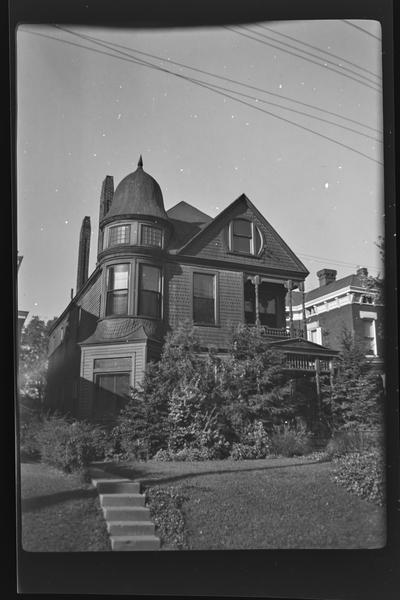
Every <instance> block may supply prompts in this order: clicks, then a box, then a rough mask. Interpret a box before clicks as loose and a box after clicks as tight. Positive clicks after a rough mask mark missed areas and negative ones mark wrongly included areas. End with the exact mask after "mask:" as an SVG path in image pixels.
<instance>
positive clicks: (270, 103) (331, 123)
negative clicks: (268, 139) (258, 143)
mask: <svg viewBox="0 0 400 600" xmlns="http://www.w3.org/2000/svg"><path fill="white" fill-rule="evenodd" d="M56 27H57V29H60V30H61V31H68V33H73V34H74V35H78V37H83V38H84V39H88V40H90V41H92V42H94V43H98V44H101V45H103V44H104V46H105V47H106V48H108V49H110V48H111V49H113V50H114V48H113V46H114V44H113V43H111V44H108V42H107V43H105V42H104V40H100V39H99V38H94V37H93V36H88V35H86V34H76V33H75V32H72V31H71V30H67V29H66V28H64V27H60V26H56ZM114 51H115V50H114ZM130 51H131V52H132V50H130ZM124 54H126V53H125V52H124ZM128 56H129V57H131V55H128ZM132 58H134V57H132ZM156 58H158V57H156ZM169 62H173V61H168V63H169ZM144 64H146V65H147V66H151V67H154V68H157V65H154V63H149V62H147V61H144ZM188 68H190V67H188ZM171 74H174V75H176V74H175V73H173V72H171ZM184 77H185V76H184ZM190 81H192V83H198V84H204V85H207V86H210V87H212V88H216V89H219V90H222V91H225V92H230V93H233V94H236V95H238V96H242V97H245V98H249V99H251V100H255V101H256V102H261V103H263V104H268V105H269V106H275V107H277V108H279V109H283V110H287V111H290V112H293V113H296V114H299V115H302V116H305V117H309V118H311V119H317V120H318V121H321V122H323V123H327V124H329V125H334V126H335V127H339V128H341V129H345V130H346V131H351V132H352V133H355V134H357V135H361V136H363V137H366V138H369V139H371V140H373V141H375V142H377V143H382V140H380V139H378V138H376V137H373V136H371V135H368V134H366V133H363V132H360V131H357V130H356V129H353V128H351V127H347V126H345V125H341V124H340V123H335V122H334V121H330V120H328V119H324V118H322V117H318V116H316V115H312V114H310V113H306V112H304V111H299V110H296V109H293V108H289V107H286V106H282V105H281V104H278V103H276V102H270V101H268V100H263V99H262V98H258V97H256V96H250V95H249V94H244V93H242V92H238V91H236V90H232V89H230V88H226V87H223V86H219V85H216V84H215V83H211V82H208V81H202V80H200V79H194V78H190Z"/></svg>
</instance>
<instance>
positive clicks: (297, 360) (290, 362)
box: [285, 355, 330, 373]
mask: <svg viewBox="0 0 400 600" xmlns="http://www.w3.org/2000/svg"><path fill="white" fill-rule="evenodd" d="M285 366H286V368H287V369H290V370H294V371H314V372H315V370H316V365H315V359H314V358H309V357H307V356H290V355H287V356H286V361H285ZM319 372H320V373H329V372H330V369H329V361H328V360H323V359H319Z"/></svg>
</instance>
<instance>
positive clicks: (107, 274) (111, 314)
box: [104, 261, 131, 317]
mask: <svg viewBox="0 0 400 600" xmlns="http://www.w3.org/2000/svg"><path fill="white" fill-rule="evenodd" d="M122 265H126V266H127V276H128V281H127V287H126V288H113V289H109V287H108V285H109V284H108V282H109V277H110V270H111V269H115V267H118V266H122ZM130 281H131V263H130V262H126V261H125V262H115V263H111V264H109V265H106V269H105V303H104V316H105V317H115V316H116V317H118V316H123V315H128V314H130ZM116 289H117V290H119V291H125V290H126V312H123V313H115V312H109V311H108V303H109V296H110V295H111V294H113V293H115V291H116Z"/></svg>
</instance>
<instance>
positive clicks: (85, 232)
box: [76, 217, 91, 293]
mask: <svg viewBox="0 0 400 600" xmlns="http://www.w3.org/2000/svg"><path fill="white" fill-rule="evenodd" d="M90 233H91V226H90V217H85V218H84V219H83V221H82V227H81V233H80V236H79V253H78V274H77V278H76V293H78V292H79V290H80V289H81V288H82V287H83V286H84V285H85V283H86V281H87V279H88V275H89V251H90Z"/></svg>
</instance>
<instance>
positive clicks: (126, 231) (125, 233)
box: [108, 225, 131, 248]
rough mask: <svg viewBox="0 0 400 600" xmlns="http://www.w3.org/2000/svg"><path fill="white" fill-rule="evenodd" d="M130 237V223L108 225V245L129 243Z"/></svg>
mask: <svg viewBox="0 0 400 600" xmlns="http://www.w3.org/2000/svg"><path fill="white" fill-rule="evenodd" d="M130 237H131V226H130V225H116V226H115V227H110V229H109V232H108V247H109V248H111V246H119V245H121V244H129V243H130Z"/></svg>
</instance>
